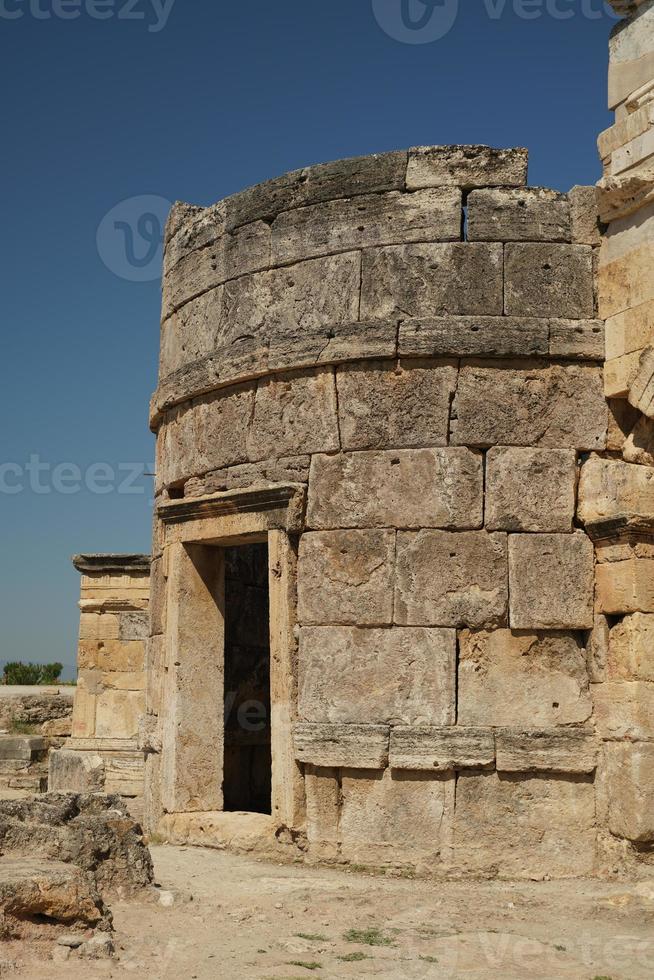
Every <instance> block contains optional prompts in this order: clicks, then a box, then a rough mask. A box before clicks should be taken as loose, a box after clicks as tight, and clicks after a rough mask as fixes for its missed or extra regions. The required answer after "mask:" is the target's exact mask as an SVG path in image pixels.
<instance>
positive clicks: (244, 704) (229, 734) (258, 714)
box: [223, 543, 272, 813]
mask: <svg viewBox="0 0 654 980" xmlns="http://www.w3.org/2000/svg"><path fill="white" fill-rule="evenodd" d="M269 605H270V603H269V593H268V545H267V544H265V543H264V544H248V545H241V546H239V547H234V548H225V760H224V776H223V798H224V809H225V810H244V811H248V812H252V813H271V812H272V810H271V783H272V760H271V754H270V631H269Z"/></svg>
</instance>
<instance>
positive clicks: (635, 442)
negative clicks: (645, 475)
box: [622, 406, 654, 466]
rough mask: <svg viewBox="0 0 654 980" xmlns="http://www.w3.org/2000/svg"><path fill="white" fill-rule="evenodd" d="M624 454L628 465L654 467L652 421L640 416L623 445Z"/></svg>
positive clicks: (653, 423)
mask: <svg viewBox="0 0 654 980" xmlns="http://www.w3.org/2000/svg"><path fill="white" fill-rule="evenodd" d="M629 407H630V408H631V406H629ZM622 454H623V456H624V459H625V460H626V461H627V462H628V463H638V464H640V465H641V466H654V422H653V421H652V420H651V419H648V418H645V417H644V416H642V415H640V414H639V415H638V421H637V422H636V423H635V425H634V426H633V428H632V429H631V431H630V432H629V434H628V436H627V438H626V439H625V440H624V443H623V444H622Z"/></svg>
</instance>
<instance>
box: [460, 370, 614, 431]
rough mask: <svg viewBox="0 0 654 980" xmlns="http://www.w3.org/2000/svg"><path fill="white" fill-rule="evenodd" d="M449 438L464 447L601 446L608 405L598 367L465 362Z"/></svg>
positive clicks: (605, 426)
mask: <svg viewBox="0 0 654 980" xmlns="http://www.w3.org/2000/svg"><path fill="white" fill-rule="evenodd" d="M452 411H453V423H452V442H453V443H454V444H455V445H459V446H461V445H468V446H497V445H500V446H502V445H503V446H541V447H547V446H551V447H552V448H556V449H568V448H569V449H580V450H592V449H603V448H604V444H605V442H606V430H607V408H606V403H605V401H604V393H603V390H602V377H601V372H600V371H599V369H598V368H595V367H590V366H585V365H583V366H582V365H562V364H552V365H548V364H546V363H544V362H542V361H536V362H533V363H532V364H531V365H527V364H515V363H514V364H511V366H508V365H503V364H502V363H501V362H499V363H495V364H494V363H493V362H489V363H487V364H478V363H472V364H468V365H464V366H463V367H462V368H461V371H460V373H459V383H458V387H457V393H456V398H455V399H454V405H453V409H452Z"/></svg>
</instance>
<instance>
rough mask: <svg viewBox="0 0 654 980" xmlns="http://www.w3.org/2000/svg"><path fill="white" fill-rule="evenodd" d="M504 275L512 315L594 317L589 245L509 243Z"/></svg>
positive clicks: (506, 249)
mask: <svg viewBox="0 0 654 980" xmlns="http://www.w3.org/2000/svg"><path fill="white" fill-rule="evenodd" d="M504 274H505V277H506V284H505V294H506V295H505V311H506V313H508V314H509V316H553V317H563V318H564V319H565V318H568V319H584V318H587V317H593V316H594V314H595V299H594V290H593V250H592V248H591V247H590V246H588V245H549V244H532V243H525V244H509V245H507V246H506V248H505V256H504Z"/></svg>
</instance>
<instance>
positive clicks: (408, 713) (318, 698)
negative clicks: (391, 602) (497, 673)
mask: <svg viewBox="0 0 654 980" xmlns="http://www.w3.org/2000/svg"><path fill="white" fill-rule="evenodd" d="M455 675H456V635H455V633H454V631H453V630H445V629H400V628H393V629H357V628H352V627H344V626H305V627H303V628H302V629H301V630H300V652H299V713H300V718H301V719H302V720H303V721H310V722H314V723H315V722H320V723H329V724H371V725H375V724H404V725H420V724H426V725H451V724H453V723H454V684H455Z"/></svg>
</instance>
